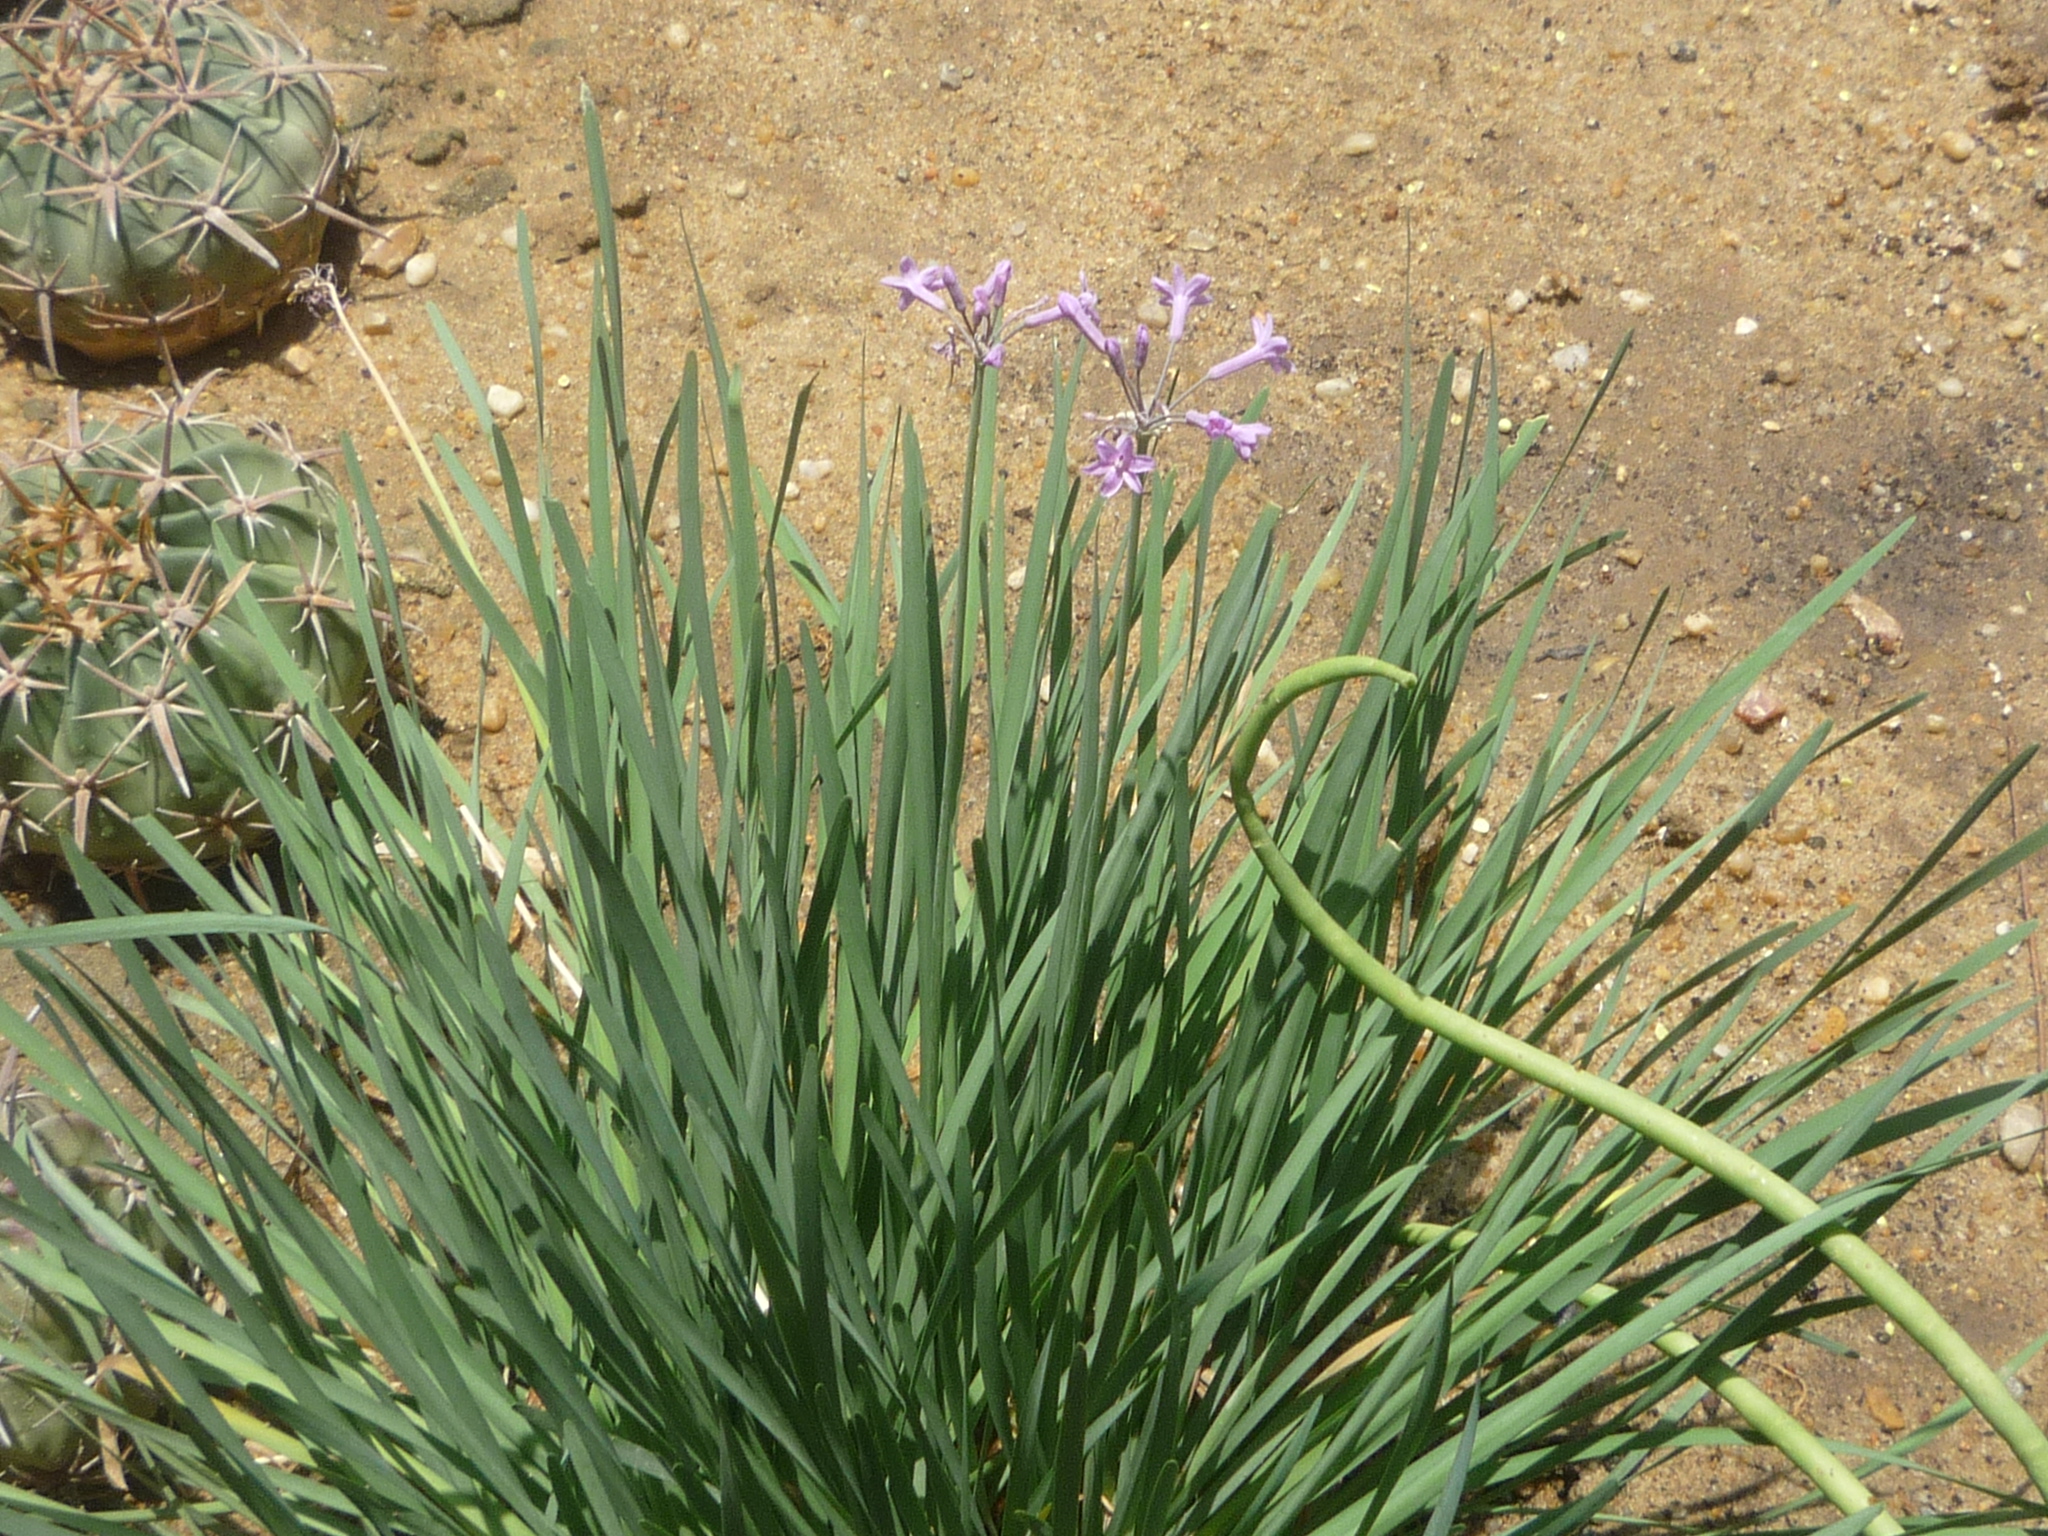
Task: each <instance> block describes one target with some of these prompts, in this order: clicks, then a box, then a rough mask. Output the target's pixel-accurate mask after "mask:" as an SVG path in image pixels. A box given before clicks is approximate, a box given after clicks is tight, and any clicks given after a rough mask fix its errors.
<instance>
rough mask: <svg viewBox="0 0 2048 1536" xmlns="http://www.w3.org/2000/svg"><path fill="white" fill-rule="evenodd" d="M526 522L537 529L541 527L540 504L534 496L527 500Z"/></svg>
mask: <svg viewBox="0 0 2048 1536" xmlns="http://www.w3.org/2000/svg"><path fill="white" fill-rule="evenodd" d="M526 520H527V521H528V522H529V523H531V524H533V525H534V527H536V528H538V527H539V526H540V502H539V501H538V500H537V499H535V498H534V497H532V496H529V497H527V498H526Z"/></svg>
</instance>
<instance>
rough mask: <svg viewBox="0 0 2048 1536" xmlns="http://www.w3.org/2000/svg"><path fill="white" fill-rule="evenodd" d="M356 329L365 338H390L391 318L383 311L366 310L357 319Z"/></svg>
mask: <svg viewBox="0 0 2048 1536" xmlns="http://www.w3.org/2000/svg"><path fill="white" fill-rule="evenodd" d="M356 328H357V329H358V330H360V331H361V332H362V333H363V334H364V335H365V336H389V335H390V334H391V316H390V315H389V314H387V313H386V312H385V311H383V310H381V309H366V310H364V311H363V312H362V314H361V315H360V316H359V317H358V318H357V320H356Z"/></svg>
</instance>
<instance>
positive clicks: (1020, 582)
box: [1003, 565, 1025, 592]
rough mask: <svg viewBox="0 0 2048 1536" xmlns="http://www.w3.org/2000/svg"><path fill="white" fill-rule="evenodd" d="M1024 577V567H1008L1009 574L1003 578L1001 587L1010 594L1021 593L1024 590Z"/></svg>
mask: <svg viewBox="0 0 2048 1536" xmlns="http://www.w3.org/2000/svg"><path fill="white" fill-rule="evenodd" d="M1024 576H1025V567H1023V566H1021V565H1013V566H1011V567H1010V574H1009V575H1007V576H1005V577H1004V578H1003V585H1004V586H1006V587H1008V588H1009V589H1010V590H1011V591H1012V592H1022V591H1023V590H1024Z"/></svg>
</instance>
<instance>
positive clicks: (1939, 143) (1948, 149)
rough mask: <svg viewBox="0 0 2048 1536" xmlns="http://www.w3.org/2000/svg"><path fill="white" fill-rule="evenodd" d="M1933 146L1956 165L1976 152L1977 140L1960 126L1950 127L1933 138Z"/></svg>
mask: <svg viewBox="0 0 2048 1536" xmlns="http://www.w3.org/2000/svg"><path fill="white" fill-rule="evenodd" d="M1934 147H1935V148H1936V149H1938V150H1940V151H1941V152H1942V153H1943V154H1944V155H1947V156H1948V157H1949V159H1951V160H1953V161H1955V162H1956V163H1957V164H1958V165H1960V164H1962V162H1963V161H1965V160H1967V159H1969V158H1970V156H1971V155H1973V154H1975V153H1976V152H1977V141H1976V140H1975V139H1974V138H1972V137H1971V136H1970V135H1969V134H1967V133H1965V132H1963V130H1962V129H1960V128H1951V129H1949V130H1948V132H1946V133H1944V134H1942V135H1941V136H1940V137H1938V138H1937V139H1935V141H1934Z"/></svg>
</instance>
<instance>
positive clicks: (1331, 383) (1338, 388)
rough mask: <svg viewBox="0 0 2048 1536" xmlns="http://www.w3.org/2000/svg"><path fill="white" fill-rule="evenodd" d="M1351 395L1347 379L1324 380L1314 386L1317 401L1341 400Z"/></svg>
mask: <svg viewBox="0 0 2048 1536" xmlns="http://www.w3.org/2000/svg"><path fill="white" fill-rule="evenodd" d="M1350 393H1351V381H1350V380H1349V379H1324V380H1322V381H1320V382H1319V383H1318V384H1317V385H1316V398H1317V399H1318V400H1342V399H1343V398H1344V397H1345V396H1346V395H1348V394H1350Z"/></svg>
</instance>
